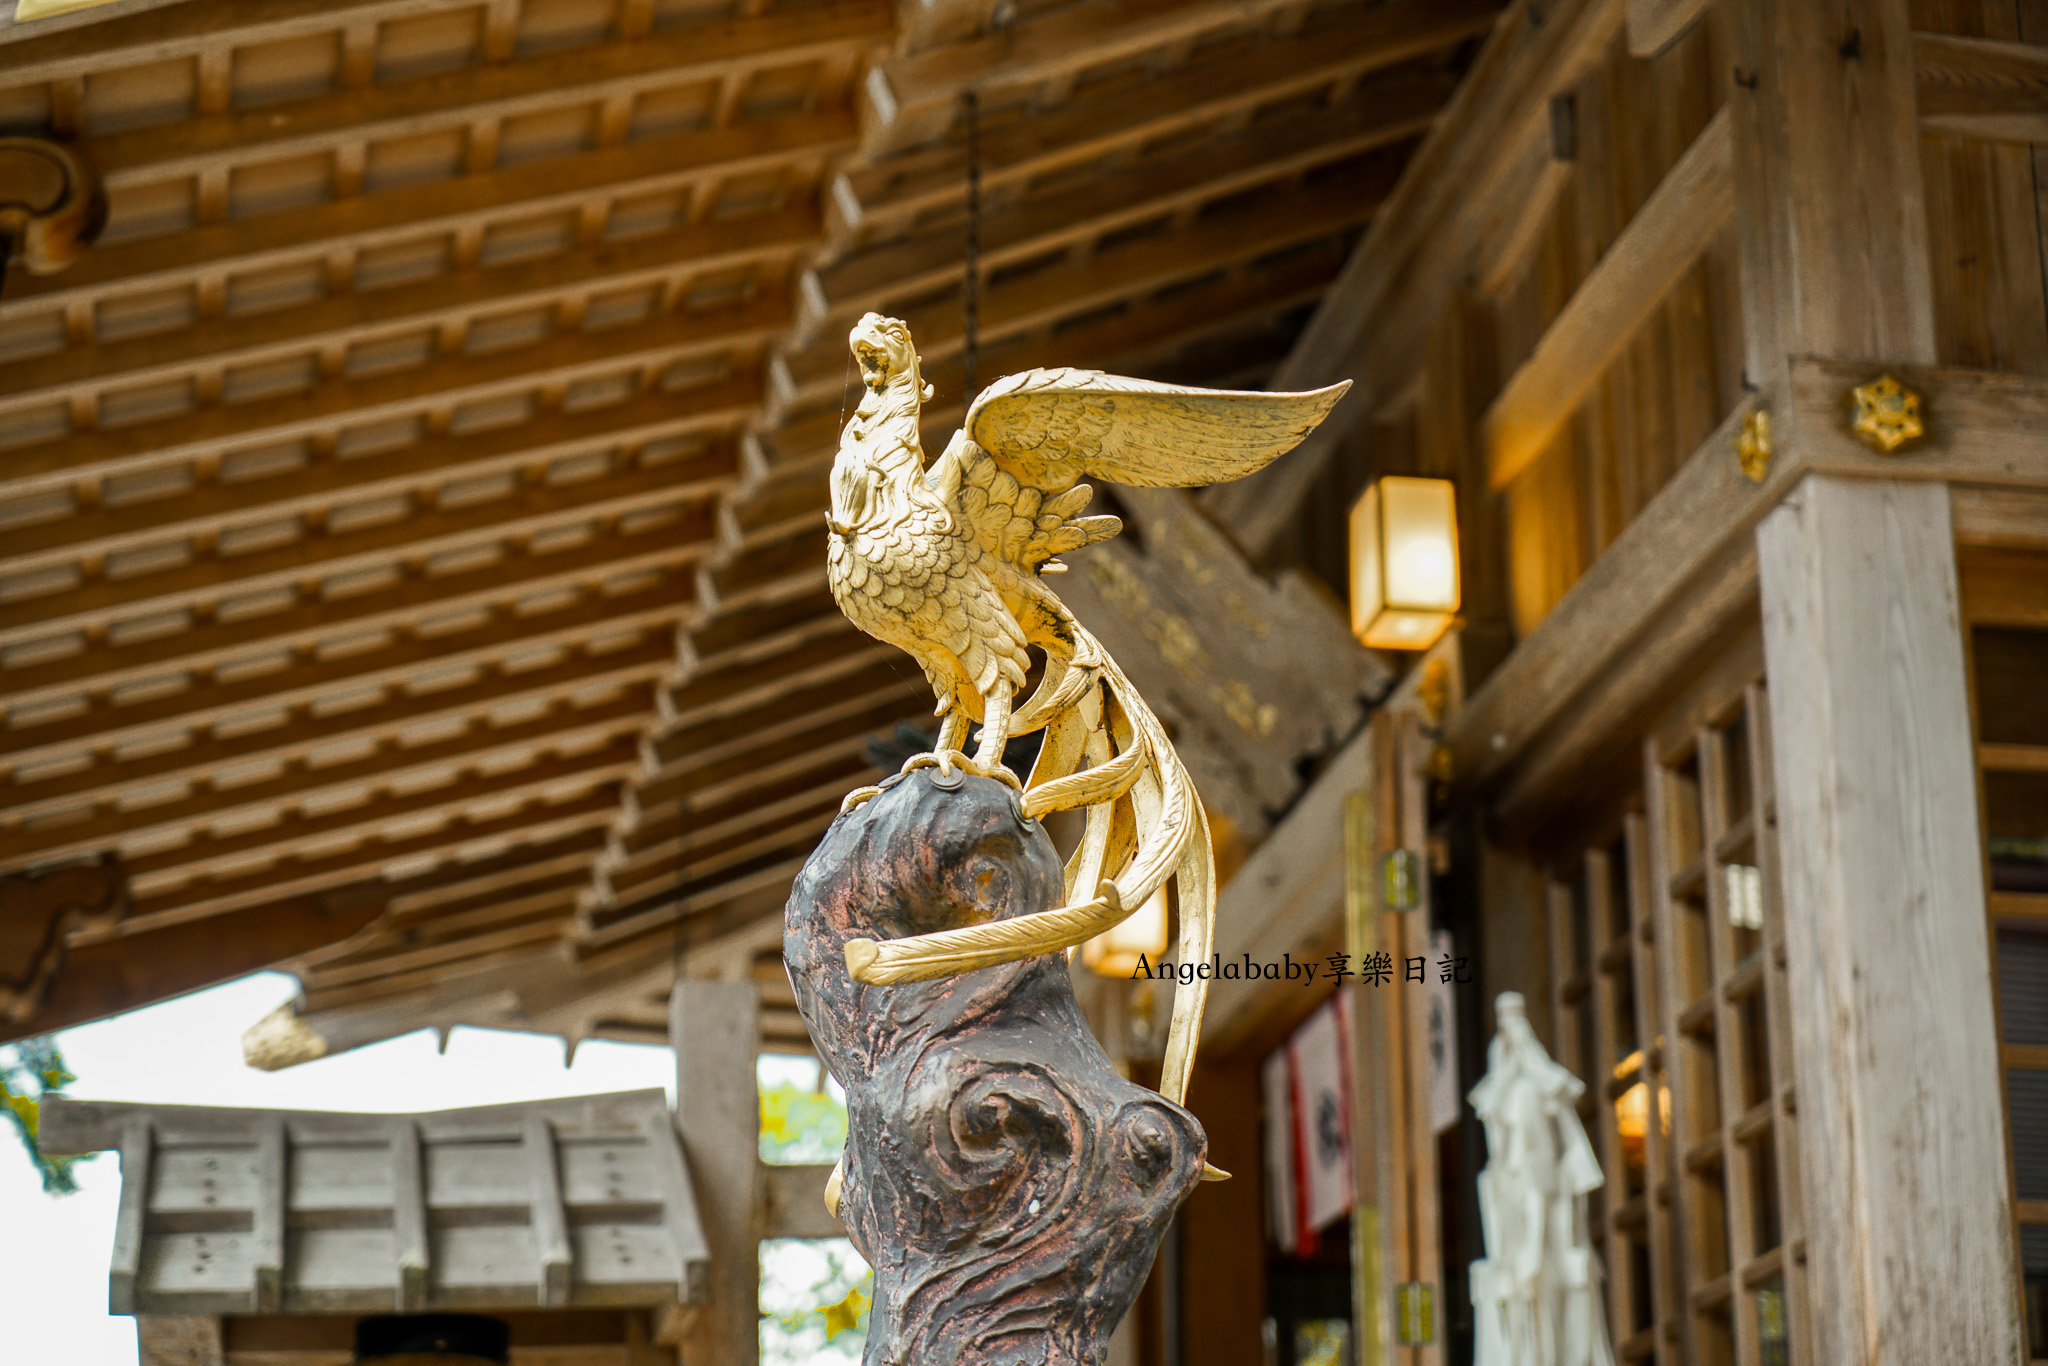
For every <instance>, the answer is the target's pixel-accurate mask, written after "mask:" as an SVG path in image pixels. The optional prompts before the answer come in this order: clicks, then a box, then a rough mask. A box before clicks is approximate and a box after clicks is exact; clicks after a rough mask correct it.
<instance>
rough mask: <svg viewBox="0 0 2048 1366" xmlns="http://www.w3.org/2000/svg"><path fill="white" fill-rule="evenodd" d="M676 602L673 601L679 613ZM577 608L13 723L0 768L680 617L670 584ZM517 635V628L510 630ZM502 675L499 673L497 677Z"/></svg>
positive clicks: (618, 661)
mask: <svg viewBox="0 0 2048 1366" xmlns="http://www.w3.org/2000/svg"><path fill="white" fill-rule="evenodd" d="M659 587H667V588H668V590H669V591H668V593H667V594H666V596H665V597H664V596H663V595H662V594H661V593H660V592H659V591H658V589H659ZM678 598H681V599H682V602H681V604H680V605H679V604H678V602H677V599H678ZM582 607H583V609H584V611H583V615H582V618H581V619H580V620H579V619H577V617H575V616H565V617H564V618H562V619H561V620H559V621H551V620H545V619H543V620H542V621H539V622H533V621H527V622H521V621H519V620H518V619H517V618H511V619H508V620H505V621H501V622H496V623H493V625H492V626H491V627H489V628H485V629H483V630H480V631H478V632H476V633H475V634H473V635H471V636H470V637H469V638H468V639H466V640H458V641H445V640H444V641H439V642H437V641H435V640H434V639H432V638H431V637H428V638H424V639H417V640H413V641H410V642H408V643H406V644H404V645H397V646H392V647H389V648H387V649H385V650H381V651H376V652H370V653H366V654H364V655H362V656H358V657H357V658H355V659H352V660H349V661H347V662H346V664H344V662H343V661H341V660H333V661H326V664H327V669H328V672H327V673H326V674H325V675H323V674H322V673H321V670H320V666H321V664H322V663H323V661H320V660H307V661H303V662H301V661H293V663H292V664H291V665H290V666H288V667H287V668H285V669H283V670H281V671H279V673H276V674H271V675H269V676H267V677H262V676H259V677H254V678H246V679H236V680H234V681H232V682H230V681H225V680H214V681H213V682H212V684H211V685H210V686H208V687H204V688H200V687H193V688H190V689H188V690H184V691H180V692H178V693H175V694H170V695H168V696H163V697H158V698H152V699H150V700H149V701H147V702H135V703H131V704H130V706H129V707H127V708H118V709H117V708H116V707H115V706H114V704H113V703H112V702H111V701H109V700H105V699H94V700H92V701H89V702H88V703H87V705H86V706H85V707H84V708H83V709H81V711H80V713H79V714H78V715H75V716H67V717H65V718H63V719H62V720H52V721H45V722H42V723H41V724H38V725H28V724H26V723H24V722H19V721H18V722H17V723H16V725H17V727H18V728H17V729H15V730H14V731H13V733H12V736H13V743H12V744H8V743H5V742H0V760H4V761H6V762H7V763H8V764H9V766H10V767H12V768H15V769H17V770H18V769H19V768H20V766H21V765H23V764H25V763H28V762H30V761H31V760H32V759H36V758H47V757H56V756H58V755H61V754H68V753H69V752H71V751H73V750H75V749H79V748H90V749H93V750H96V751H102V752H104V751H107V750H112V749H114V748H116V747H118V746H120V745H122V744H123V743H125V742H128V741H133V740H137V739H140V738H143V737H145V736H149V735H153V734H156V733H158V732H159V731H160V729H161V728H162V727H163V726H165V725H167V724H170V723H176V724H178V725H180V726H185V727H198V726H207V727H209V728H210V727H213V726H214V725H216V724H217V723H219V722H221V721H222V720H224V719H227V718H230V717H233V716H236V715H237V714H239V713H240V712H241V711H242V709H245V708H247V707H249V706H250V705H252V704H254V703H259V702H260V703H264V704H267V705H271V706H278V707H297V706H299V705H301V704H311V703H314V702H316V701H317V700H318V699H319V698H321V697H323V696H332V695H334V694H335V692H336V690H337V688H339V687H341V686H343V685H346V684H351V683H352V684H355V685H358V686H361V687H364V688H369V687H373V686H375V687H384V686H389V685H391V684H394V683H398V682H401V681H403V680H405V679H406V678H408V677H412V676H417V675H418V674H419V673H420V672H421V671H422V670H425V669H429V668H434V669H440V670H449V669H455V668H459V667H461V666H463V665H467V664H474V665H479V666H487V667H502V664H503V661H504V657H505V655H506V654H507V653H509V652H510V651H511V650H512V649H513V648H514V647H520V648H526V649H531V648H535V647H539V646H543V645H550V644H552V645H562V646H582V645H585V644H587V643H588V642H589V641H591V640H592V639H593V638H594V637H597V636H601V635H610V634H615V633H619V632H626V631H631V630H635V629H636V628H637V629H641V630H645V629H647V628H650V627H653V626H656V625H661V624H667V623H672V622H674V621H676V620H677V619H678V618H679V617H681V616H682V615H683V614H684V612H685V611H687V608H688V598H687V596H685V595H684V594H682V593H679V592H677V591H675V585H660V586H658V587H657V590H656V591H649V592H642V593H627V594H621V595H619V596H618V597H617V598H614V599H611V600H610V601H605V600H603V599H597V600H594V601H591V602H588V603H585V604H582ZM522 627H523V628H524V629H520V628H522ZM437 645H438V647H439V648H438V651H437V650H436V648H435V647H436V646H437ZM621 654H622V655H623V652H621ZM631 662H637V661H629V660H628V659H626V658H614V659H612V660H609V661H607V663H608V664H611V665H627V664H629V663H631ZM511 676H512V675H510V674H508V675H507V678H508V679H509V678H510V677H511ZM538 676H539V671H538V670H536V671H535V673H534V675H533V676H532V677H529V678H527V679H525V680H524V681H525V682H526V683H527V685H528V686H529V689H530V688H531V685H532V684H533V683H534V681H535V679H537V678H538ZM266 685H268V686H266ZM447 704H448V699H447V698H445V697H443V698H439V699H437V700H436V701H435V702H434V703H432V704H423V703H421V702H411V703H409V706H410V710H400V711H398V712H396V713H393V714H392V719H393V720H394V721H411V720H413V719H414V718H416V717H417V718H420V719H424V714H425V713H426V712H427V711H428V709H429V707H430V706H432V707H445V706H446V705H447ZM364 720H365V718H364V717H363V716H362V715H359V714H351V713H348V712H336V713H334V714H333V716H332V717H331V719H329V720H328V721H327V723H326V725H325V726H320V725H319V724H318V722H317V721H316V727H315V728H316V729H318V730H321V731H322V732H323V733H326V734H332V733H334V732H337V731H340V730H343V729H354V728H360V727H361V726H362V725H363V723H364ZM252 735H253V736H254V737H256V738H255V739H254V740H253V744H254V745H260V746H268V745H273V744H275V743H276V742H277V737H274V736H263V735H262V733H261V731H257V732H252ZM293 738H294V739H295V740H299V739H304V738H307V737H305V736H304V735H300V736H295V737H293ZM238 752H240V751H238ZM179 762H182V761H179Z"/></svg>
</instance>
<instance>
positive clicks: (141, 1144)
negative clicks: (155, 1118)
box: [51, 1118, 156, 1314]
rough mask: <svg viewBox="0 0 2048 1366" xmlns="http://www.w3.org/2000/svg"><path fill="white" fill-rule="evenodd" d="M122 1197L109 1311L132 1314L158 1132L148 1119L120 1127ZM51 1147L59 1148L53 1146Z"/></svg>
mask: <svg viewBox="0 0 2048 1366" xmlns="http://www.w3.org/2000/svg"><path fill="white" fill-rule="evenodd" d="M120 1145H121V1201H120V1204H119V1206H118V1207H117V1210H116V1213H115V1215H114V1251H113V1255H112V1257H111V1259H110V1263H111V1264H110V1265H109V1267H108V1271H107V1311H108V1312H109V1313H113V1314H133V1313H134V1312H135V1308H136V1294H137V1291H138V1290H139V1289H140V1280H141V1276H142V1236H143V1233H144V1231H145V1225H146V1223H147V1221H148V1219H149V1186H150V1167H151V1166H152V1164H153V1163H154V1162H155V1160H156V1140H155V1135H154V1134H153V1133H152V1132H151V1130H150V1124H149V1121H148V1120H146V1119H140V1118H136V1119H130V1120H129V1121H128V1122H127V1123H126V1124H124V1125H123V1126H122V1128H121V1138H120ZM51 1151H53V1152H54V1151H58V1148H57V1147H54V1146H53V1147H52V1149H51Z"/></svg>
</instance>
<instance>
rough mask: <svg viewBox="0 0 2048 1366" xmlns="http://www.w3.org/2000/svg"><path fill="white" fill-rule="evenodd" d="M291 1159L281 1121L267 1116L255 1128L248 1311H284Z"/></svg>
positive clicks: (272, 1116) (280, 1118)
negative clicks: (286, 1222) (254, 1191)
mask: <svg viewBox="0 0 2048 1366" xmlns="http://www.w3.org/2000/svg"><path fill="white" fill-rule="evenodd" d="M290 1162H291V1155H290V1153H289V1152H288V1151H287V1150H286V1147H285V1135H284V1119H283V1117H282V1116H279V1115H274V1114H273V1115H266V1116H264V1117H263V1118H261V1119H260V1120H258V1121H257V1124H256V1173H255V1175H256V1195H255V1200H254V1202H253V1204H252V1206H251V1209H250V1213H249V1242H250V1252H249V1270H250V1278H251V1285H250V1301H249V1309H250V1311H251V1312H252V1313H257V1314H275V1313H277V1312H278V1311H279V1310H281V1309H283V1308H284V1257H285V1247H284V1238H285V1234H284V1225H285V1205H286V1203H287V1199H286V1192H287V1190H288V1188H289V1187H288V1183H289V1182H290V1181H291V1171H290Z"/></svg>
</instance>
